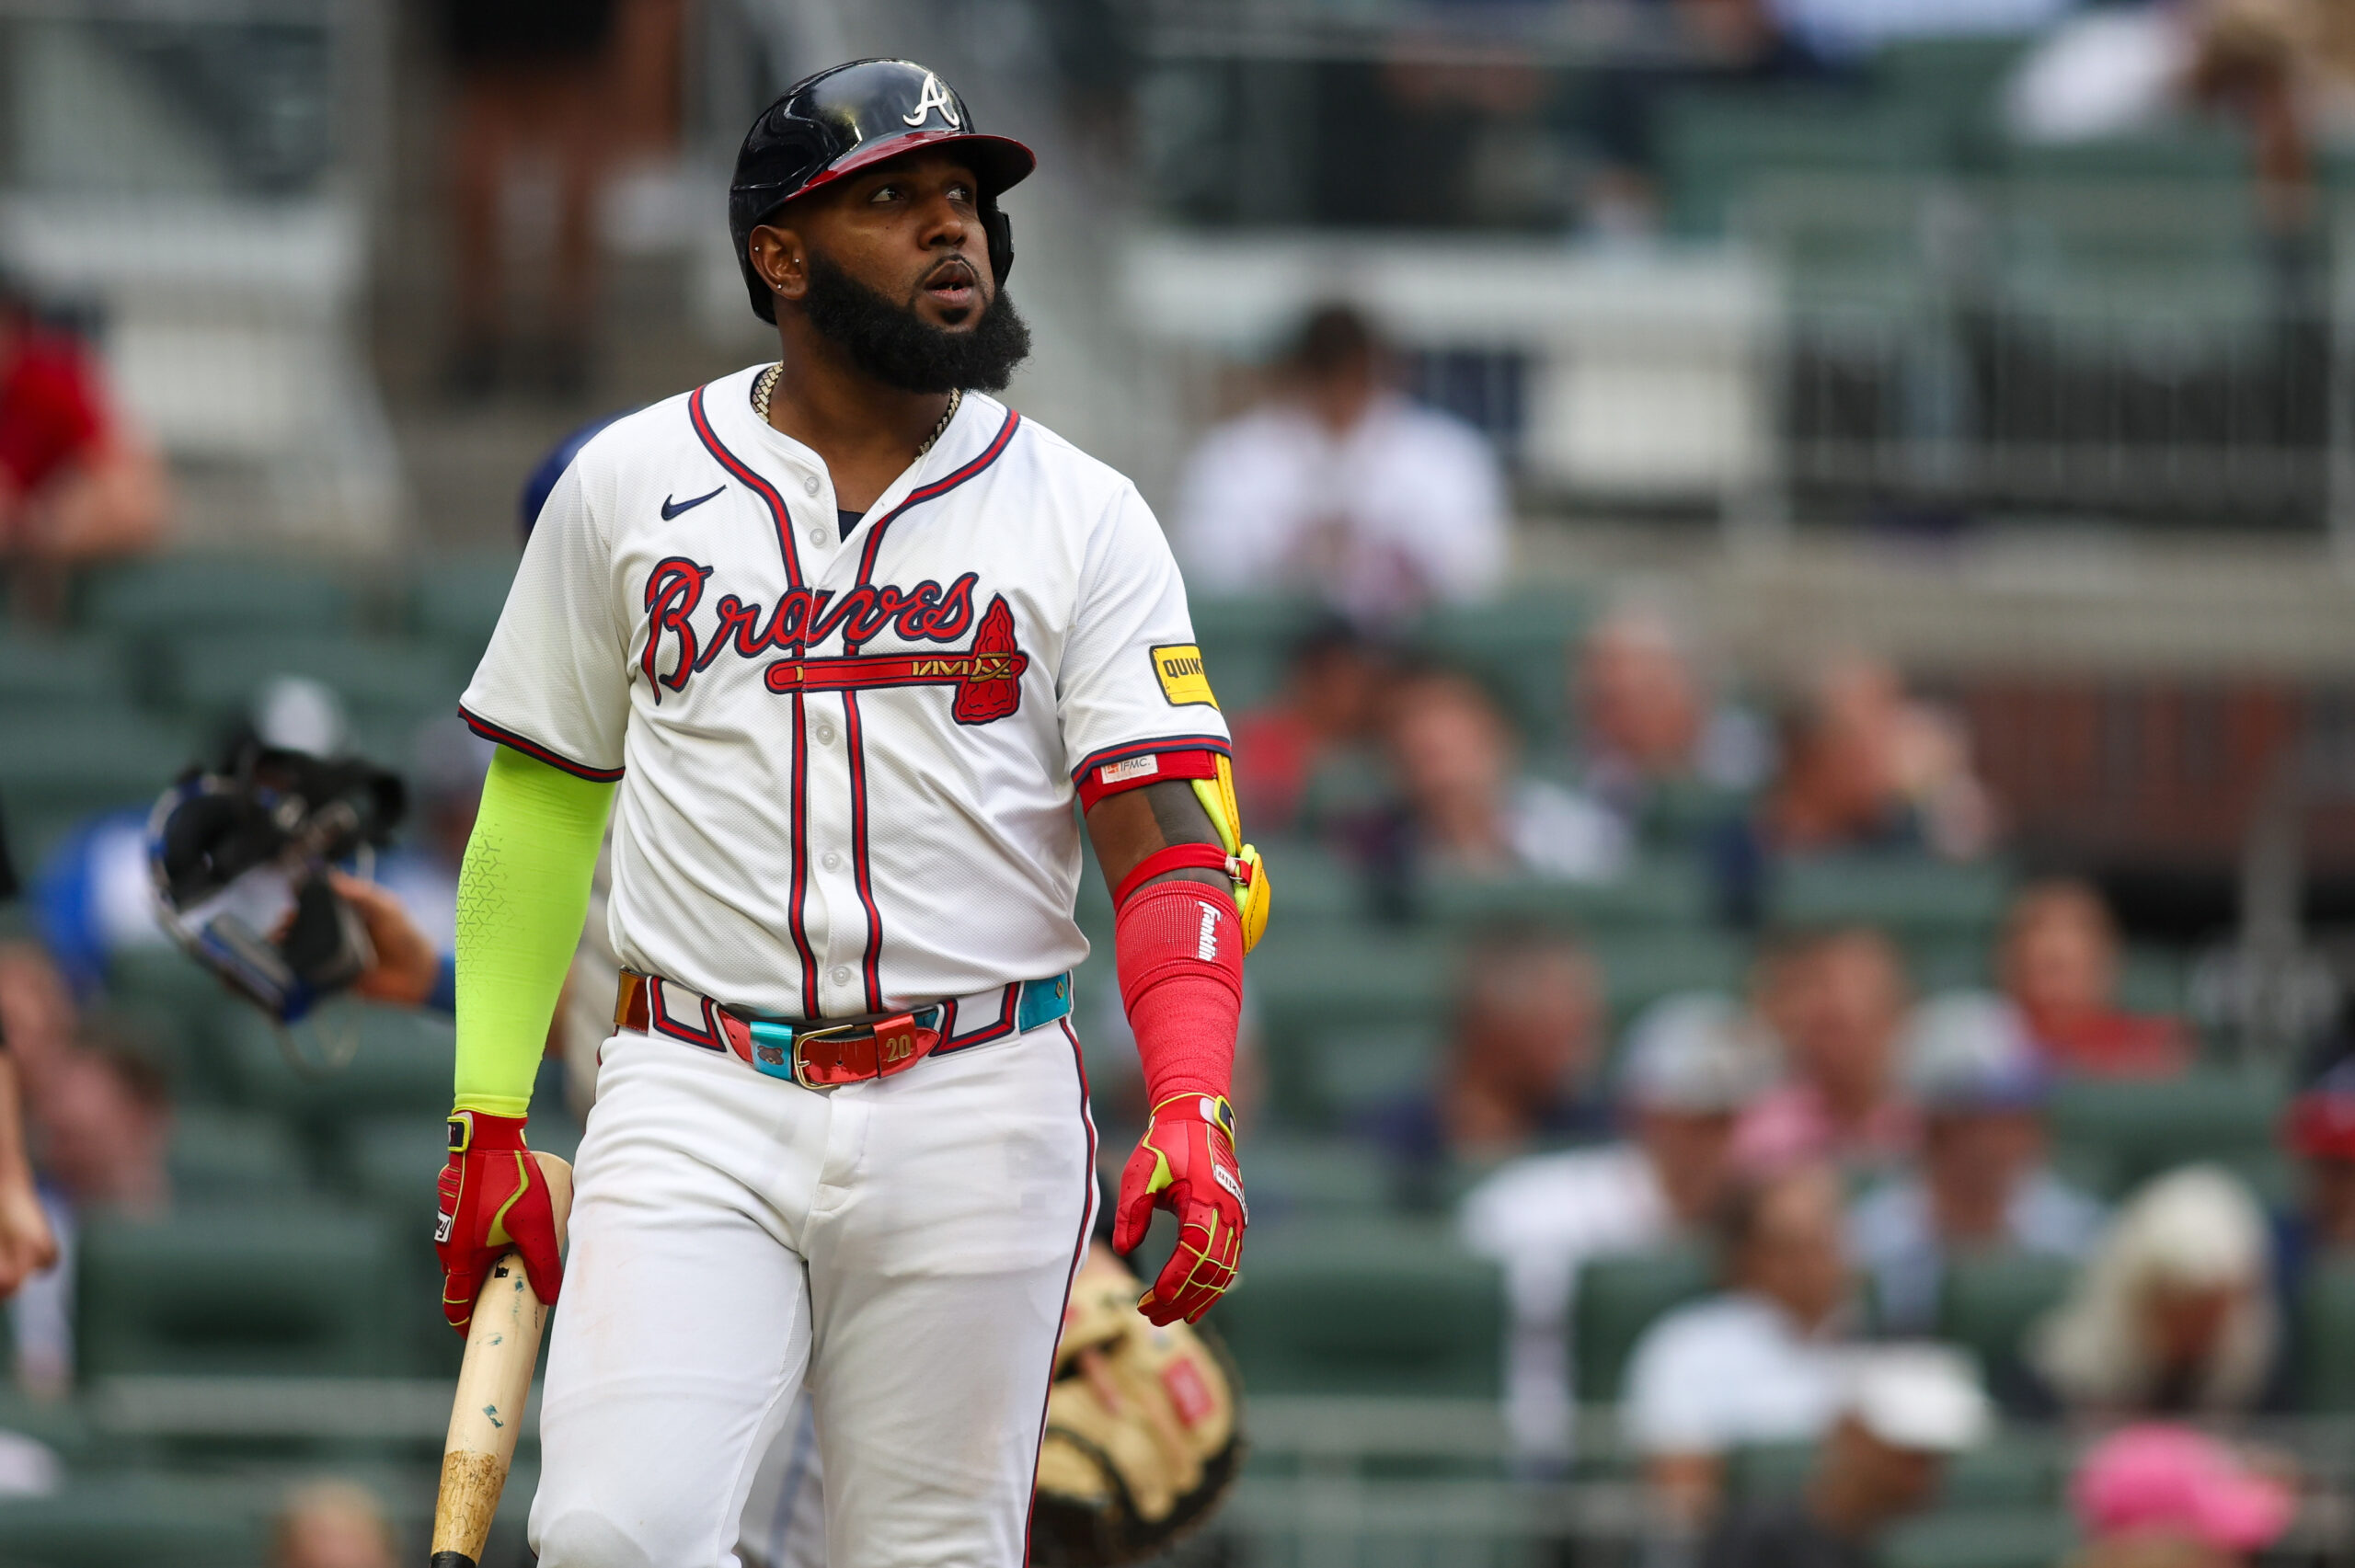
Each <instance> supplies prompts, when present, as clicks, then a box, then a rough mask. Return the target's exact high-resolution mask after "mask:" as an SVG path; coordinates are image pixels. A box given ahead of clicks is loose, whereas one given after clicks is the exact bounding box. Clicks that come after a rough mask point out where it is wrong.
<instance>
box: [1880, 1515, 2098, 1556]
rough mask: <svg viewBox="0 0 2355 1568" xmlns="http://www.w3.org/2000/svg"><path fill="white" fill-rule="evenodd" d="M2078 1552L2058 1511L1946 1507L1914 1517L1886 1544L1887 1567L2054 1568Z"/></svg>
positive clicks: (2071, 1526)
mask: <svg viewBox="0 0 2355 1568" xmlns="http://www.w3.org/2000/svg"><path fill="white" fill-rule="evenodd" d="M2076 1548H2077V1527H2076V1522H2075V1521H2074V1519H2072V1518H2071V1517H2070V1516H2069V1515H2068V1513H2067V1511H2066V1510H2063V1509H2059V1508H1946V1509H1941V1510H1939V1511H1938V1512H1936V1513H1934V1514H1930V1515H1927V1516H1924V1517H1922V1518H1918V1519H1911V1520H1908V1521H1906V1522H1905V1523H1903V1524H1901V1525H1899V1526H1897V1527H1896V1528H1894V1529H1892V1530H1890V1533H1889V1535H1888V1537H1887V1538H1886V1539H1884V1540H1883V1541H1882V1543H1881V1550H1880V1552H1879V1561H1880V1562H1881V1563H1882V1564H1884V1568H2052V1564H2054V1563H2056V1562H2063V1561H2065V1560H2066V1559H2067V1558H2068V1557H2069V1555H2070V1554H2071V1553H2072V1552H2073V1551H2075V1550H2076Z"/></svg>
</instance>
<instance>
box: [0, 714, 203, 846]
mask: <svg viewBox="0 0 2355 1568" xmlns="http://www.w3.org/2000/svg"><path fill="white" fill-rule="evenodd" d="M199 750H200V748H199V746H198V745H196V744H195V743H194V740H193V738H191V737H190V735H189V734H188V733H187V732H186V731H185V730H183V729H181V728H179V727H176V726H172V725H167V724H164V723H161V722H159V721H157V720H155V719H153V718H149V717H146V716H145V715H142V714H139V713H137V712H135V711H132V710H130V709H123V708H103V707H96V706H92V707H79V706H77V707H75V708H73V709H71V710H68V711H61V712H55V713H43V714H25V713H15V714H0V801H6V807H7V813H8V839H9V845H10V848H11V851H12V852H13V853H14V854H15V856H16V858H17V861H18V863H19V864H20V865H21V866H26V867H30V866H36V865H38V864H40V856H41V855H42V854H44V853H47V851H48V850H50V849H51V848H52V847H53V846H54V845H55V843H56V842H57V841H58V840H59V839H61V838H62V837H63V836H64V834H65V833H66V831H68V830H70V829H71V828H72V826H73V825H74V824H75V823H76V822H79V821H82V820H85V819H86V818H90V817H93V816H95V815H97V814H98V813H100V812H103V811H109V810H113V809H115V808H117V807H126V806H135V807H147V806H152V805H153V804H155V797H156V796H157V795H160V794H162V793H163V791H164V787H165V786H166V785H167V784H170V783H171V782H172V780H173V779H174V778H176V777H178V774H179V773H180V771H181V770H182V769H184V768H186V767H187V766H188V765H189V764H190V763H191V762H193V761H196V760H197V758H198V753H199Z"/></svg>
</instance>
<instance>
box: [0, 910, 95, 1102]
mask: <svg viewBox="0 0 2355 1568" xmlns="http://www.w3.org/2000/svg"><path fill="white" fill-rule="evenodd" d="M75 1023H76V1019H75V1007H74V995H73V992H72V991H71V990H68V989H67V987H66V984H65V979H64V977H63V976H62V975H61V974H59V973H58V969H57V966H56V965H54V964H52V963H51V962H50V960H49V958H48V956H47V955H45V954H43V953H42V952H41V950H40V948H38V947H36V946H34V945H32V944H29V943H23V942H5V943H0V1037H4V1038H6V1040H7V1042H8V1059H10V1060H11V1061H13V1062H15V1063H16V1065H17V1069H18V1070H20V1071H21V1072H22V1073H23V1074H24V1075H25V1076H26V1077H27V1078H36V1077H39V1076H40V1074H41V1073H42V1072H44V1071H46V1070H48V1069H49V1068H50V1067H51V1066H52V1065H53V1064H55V1063H56V1062H57V1061H58V1060H59V1059H62V1058H63V1056H64V1055H65V1053H66V1052H67V1051H68V1050H70V1049H71V1048H72V1047H73V1044H74V1031H75Z"/></svg>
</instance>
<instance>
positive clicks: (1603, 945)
mask: <svg viewBox="0 0 2355 1568" xmlns="http://www.w3.org/2000/svg"><path fill="white" fill-rule="evenodd" d="M1586 945H1587V951H1588V952H1590V953H1591V954H1593V955H1594V958H1595V961H1596V962H1597V963H1599V964H1600V965H1602V966H1603V989H1604V992H1605V994H1606V995H1607V996H1608V997H1609V999H1610V1003H1611V1022H1612V1027H1613V1031H1614V1034H1615V1033H1616V1032H1617V1031H1618V1030H1620V1029H1624V1028H1625V1027H1626V1025H1627V1023H1628V1021H1629V1020H1630V1019H1632V1018H1634V1017H1635V1015H1636V1014H1637V1013H1641V1012H1642V1011H1643V1010H1644V1009H1645V1008H1647V1007H1649V1006H1650V1005H1651V1004H1652V1003H1653V1002H1655V1001H1660V998H1662V997H1665V996H1673V995H1675V994H1676V993H1677V992H1679V991H1688V990H1713V991H1731V992H1734V993H1736V994H1740V991H1741V990H1742V989H1743V986H1744V983H1745V982H1746V981H1747V980H1748V979H1749V975H1750V956H1751V955H1750V944H1748V943H1746V942H1744V941H1743V940H1741V939H1740V937H1737V936H1733V935H1729V933H1725V932H1723V931H1718V930H1713V929H1709V928H1706V927H1701V928H1694V927H1674V926H1663V927H1661V928H1660V929H1659V930H1656V931H1642V930H1632V929H1615V928H1614V929H1608V930H1605V929H1601V928H1598V929H1596V930H1593V931H1590V932H1589V933H1587V934H1586Z"/></svg>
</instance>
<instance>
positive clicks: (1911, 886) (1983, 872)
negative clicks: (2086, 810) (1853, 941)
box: [1770, 854, 2015, 938]
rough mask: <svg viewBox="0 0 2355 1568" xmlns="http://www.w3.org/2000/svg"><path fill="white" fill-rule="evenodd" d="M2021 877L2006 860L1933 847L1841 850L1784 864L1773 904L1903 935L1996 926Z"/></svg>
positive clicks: (1824, 920)
mask: <svg viewBox="0 0 2355 1568" xmlns="http://www.w3.org/2000/svg"><path fill="white" fill-rule="evenodd" d="M2014 881H2015V877H2014V874H2013V871H2012V868H2011V867H2010V866H2008V865H2005V864H2000V863H1982V864H1974V865H1957V864H1952V863H1951V862H1947V861H1942V860H1936V859H1934V858H1932V857H1931V856H1928V855H1908V854H1839V855H1820V856H1816V857H1813V858H1810V859H1806V860H1797V861H1793V862H1791V863H1790V864H1787V865H1785V866H1782V867H1780V868H1778V869H1777V870H1776V872H1775V877H1774V882H1773V886H1772V889H1771V898H1770V912H1771V914H1772V916H1773V918H1774V919H1775V921H1778V922H1781V923H1786V924H1793V925H1847V924H1857V925H1874V926H1879V927H1881V928H1883V929H1885V930H1887V931H1889V932H1890V933H1892V934H1895V935H1897V936H1899V937H1901V938H1918V937H1928V936H1979V937H1985V936H1987V935H1990V934H1992V933H1993V931H1994V929H1995V927H1996V925H1997V924H1998V922H2000V921H2002V919H2003V914H2004V906H2005V902H2006V901H2007V900H2008V898H2010V896H2011V892H2012V887H2013V884H2014Z"/></svg>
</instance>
